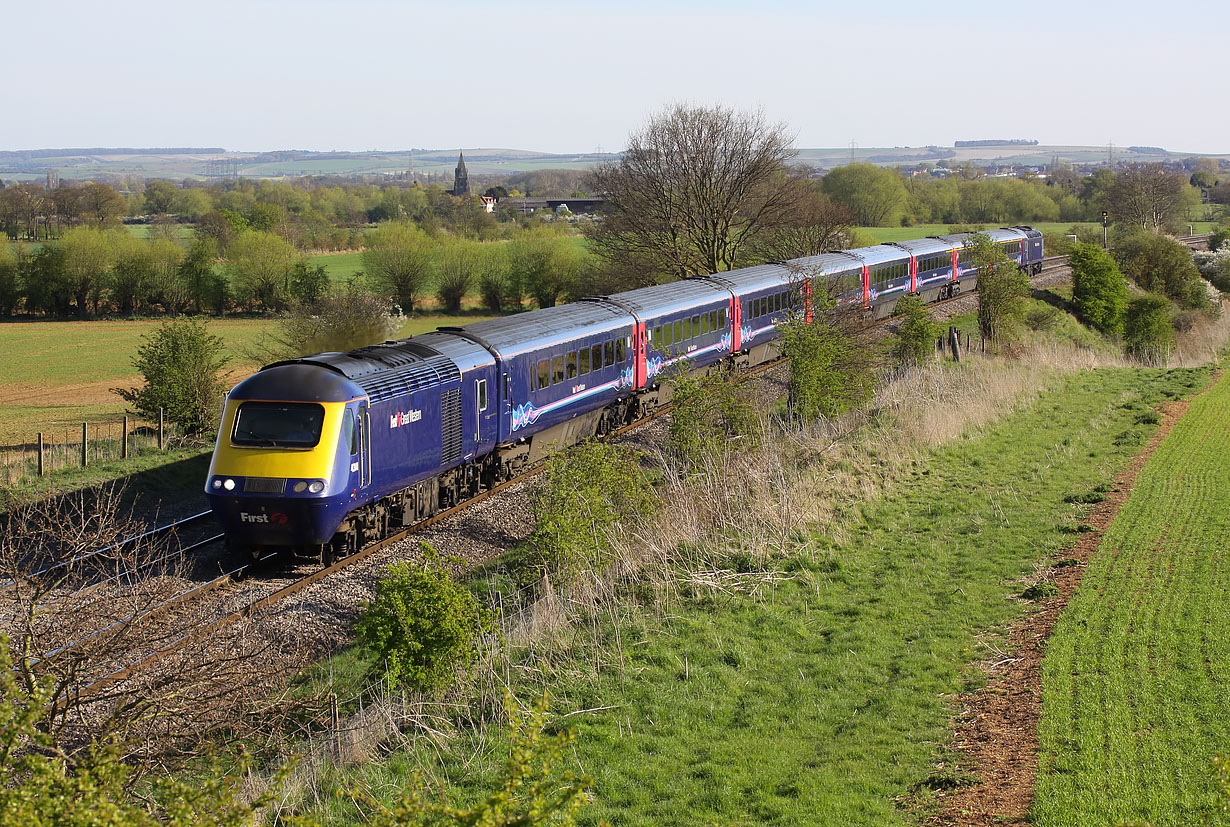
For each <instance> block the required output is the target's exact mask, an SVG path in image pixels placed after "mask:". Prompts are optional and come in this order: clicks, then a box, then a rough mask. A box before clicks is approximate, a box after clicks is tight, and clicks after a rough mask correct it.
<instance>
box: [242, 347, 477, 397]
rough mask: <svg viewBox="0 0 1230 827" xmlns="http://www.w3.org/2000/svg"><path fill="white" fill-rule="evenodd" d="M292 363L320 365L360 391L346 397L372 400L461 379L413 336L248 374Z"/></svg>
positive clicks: (447, 362) (451, 363)
mask: <svg viewBox="0 0 1230 827" xmlns="http://www.w3.org/2000/svg"><path fill="white" fill-rule="evenodd" d="M294 366H300V367H307V368H315V369H319V368H324V369H325V370H328V371H332V372H334V373H337V374H340V375H342V376H344V377H345V378H347V379H349V380H350V381H351V382H352V383H353V384H354V385H356V386H357V387H358V388H359V389H360V390H361V391H362V393H359V394H351V396H349V397H347V399H354V398H355V397H356V396H368V397H370V398H371V401H372V402H379V401H381V400H384V399H390V398H392V397H395V396H402V395H404V394H407V393H410V392H412V391H416V390H420V389H422V388H426V387H431V386H435V385H442V384H447V383H449V382H458V381H460V380H461V371H460V369H459V368H458V367H457V364H456V363H455V362H454V361H453V360H452V359H450V358H449V357H448V356H444V355H442V354H441V353H440V352H439V351H438V350H436V349H435V348H433V347H429V346H427V345H424V344H421V343H419V342H417V341H415V340H414V339H398V340H395V341H389V342H383V343H382V344H378V345H371V346H370V347H361V348H358V349H357V350H351V351H347V352H346V353H318V354H316V355H314V356H305V357H303V358H301V359H288V360H287V361H285V362H278V363H276V364H273V365H269V366H268V367H265V368H263V369H261V371H260V372H259V373H257V374H256V376H255V377H252V378H253V379H255V378H256V377H259V376H261V375H262V374H265V373H267V372H270V371H273V370H275V369H280V368H284V367H294ZM305 375H306V374H305ZM240 387H242V385H240ZM236 390H238V388H236ZM322 401H323V400H322ZM329 401H335V402H336V401H346V400H339V399H334V400H329Z"/></svg>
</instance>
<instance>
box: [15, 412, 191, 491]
mask: <svg viewBox="0 0 1230 827" xmlns="http://www.w3.org/2000/svg"><path fill="white" fill-rule="evenodd" d="M180 441H181V436H180V434H179V432H178V430H177V429H176V428H175V427H174V426H173V424H172V423H170V422H167V421H166V419H165V417H163V416H161V412H160V416H159V419H158V420H153V421H146V420H144V419H141V418H137V417H130V416H123V415H114V416H103V417H97V418H94V419H88V420H75V421H67V420H63V421H56V422H49V423H47V424H46V426H45V429H44V430H42V431H39V432H38V433H36V434H35V435H34V436H33V438H31V439H28V440H26V441H23V442H19V443H16V444H11V445H0V482H3V483H5V484H7V485H13V484H15V483H17V482H20V481H21V480H22V479H24V478H27V477H31V476H45V475H47V474H51V473H54V472H56V471H63V470H65V469H68V468H86V467H88V466H90V465H92V464H94V463H103V462H113V461H116V460H121V459H127V458H129V457H135V456H139V455H142V454H149V453H153V452H157V451H163V450H165V449H166V448H168V447H170V446H172V445H175V444H178V443H179V442H180Z"/></svg>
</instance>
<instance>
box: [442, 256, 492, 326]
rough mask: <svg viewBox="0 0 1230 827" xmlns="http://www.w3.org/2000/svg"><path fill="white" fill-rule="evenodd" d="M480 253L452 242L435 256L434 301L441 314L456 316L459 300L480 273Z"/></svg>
mask: <svg viewBox="0 0 1230 827" xmlns="http://www.w3.org/2000/svg"><path fill="white" fill-rule="evenodd" d="M481 258H482V251H481V250H480V249H479V248H478V245H475V244H472V243H469V242H465V241H454V242H451V243H448V244H444V245H442V246H441V247H440V248H439V249H438V251H437V253H436V272H437V273H438V277H437V279H436V297H437V298H439V299H440V306H441V307H442V308H443V309H444V312H445V313H454V314H456V313H460V312H461V300H462V299H464V298H465V297H466V296H467V295H469V293H470V289H471V288H472V287H473V286H474V283H475V281H477V279H478V275H479V272H480V270H481V266H482V265H481V261H480V259H481Z"/></svg>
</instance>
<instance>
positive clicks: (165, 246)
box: [148, 238, 191, 313]
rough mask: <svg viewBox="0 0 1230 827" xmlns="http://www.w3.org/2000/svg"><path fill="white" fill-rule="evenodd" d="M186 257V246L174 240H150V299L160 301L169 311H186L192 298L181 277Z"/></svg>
mask: <svg viewBox="0 0 1230 827" xmlns="http://www.w3.org/2000/svg"><path fill="white" fill-rule="evenodd" d="M184 258H185V252H184V248H183V247H181V246H180V245H179V244H177V243H176V242H174V241H171V240H169V239H165V238H155V239H152V240H151V241H150V242H149V266H150V276H149V295H148V300H149V301H151V302H158V303H160V304H161V305H162V307H163V309H164V310H165V311H167V312H168V313H182V312H184V311H185V310H187V309H188V304H189V302H190V300H191V297H190V295H189V293H188V285H187V284H186V283H185V282H184V280H183V279H182V278H180V273H181V270H180V268H181V266H182V265H183V262H184Z"/></svg>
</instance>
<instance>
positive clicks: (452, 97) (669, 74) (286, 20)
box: [0, 0, 1230, 152]
mask: <svg viewBox="0 0 1230 827" xmlns="http://www.w3.org/2000/svg"><path fill="white" fill-rule="evenodd" d="M12 3H13V0H7V1H6V2H5V3H4V6H3V7H0V8H5V7H7V11H6V12H4V13H2V14H0V19H3V20H4V21H5V25H4V27H3V29H2V30H0V31H3V32H4V34H3V37H2V39H0V67H2V68H3V73H2V75H0V76H3V77H4V78H5V79H6V80H5V82H4V84H2V85H0V149H29V148H42V147H73V146H76V147H85V146H143V147H150V146H221V147H225V148H227V149H231V150H270V149H287V148H295V149H317V150H329V149H339V150H363V149H404V148H409V147H422V148H441V149H442V148H450V147H457V146H463V147H479V146H486V147H497V146H499V147H513V148H520V149H533V150H544V151H550V152H570V151H577V152H590V151H593V150H595V149H596V148H598V147H601V148H602V149H603V150H604V151H613V150H618V149H620V148H622V147H623V145H624V143H625V141H626V138H627V135H628V133H629V131H631V130H633V129H635V128H636V127H638V126H639V125H641V124H642V123H643V122H644V120H645V118H646V116H647V115H649V114H650V113H652V112H654V111H657V110H659V109H660V108H661V107H662V106H664V105H665V104H668V103H671V102H675V101H688V102H694V103H703V104H712V103H722V104H726V105H728V106H732V107H735V108H739V109H744V108H754V107H762V108H763V109H764V111H765V113H766V115H768V117H769V118H770V119H772V120H780V121H784V122H786V123H787V124H788V125H789V126H790V127H791V129H792V130H793V131H794V132H795V133H796V134H797V144H798V145H799V146H802V147H820V146H845V145H847V144H849V142H850V141H851V140H853V141H856V142H857V143H858V144H859V145H860V146H899V145H900V146H905V145H910V146H920V145H925V144H941V145H943V144H947V145H951V144H952V142H953V140H954V139H975V138H1036V139H1038V140H1039V141H1041V142H1042V143H1044V144H1048V143H1071V144H1089V145H1098V144H1101V145H1104V144H1106V142H1107V141H1112V140H1113V141H1114V142H1115V144H1116V145H1121V146H1127V145H1129V144H1145V145H1152V146H1163V147H1166V148H1167V149H1171V150H1178V151H1192V152H1230V105H1228V103H1230V101H1228V99H1227V91H1228V89H1230V48H1227V47H1226V45H1225V42H1224V34H1223V31H1224V23H1225V18H1224V8H1225V7H1224V4H1223V2H1213V1H1212V0H1191V1H1189V2H1185V3H1182V4H1178V3H1172V4H1159V3H1156V2H1154V1H1153V0H1150V2H1143V0H1139V1H1138V0H1118V2H1115V3H1113V4H1106V5H1104V4H1102V3H1098V4H1096V5H1095V4H1093V3H1086V2H1085V0H1067V2H1053V1H1052V0H1041V1H1039V0H1033V1H1032V2H1028V3H990V2H986V1H985V0H983V2H973V0H968V1H967V2H949V3H944V2H937V3H917V2H910V3H904V2H900V1H899V0H887V2H872V3H859V2H851V0H845V2H841V3H833V4H829V3H807V2H789V0H755V2H751V1H749V0H742V2H733V0H705V2H700V0H697V1H696V2H672V0H656V1H653V0H623V2H605V3H594V2H585V0H573V2H568V3H557V2H549V1H548V0H520V2H503V3H495V2H491V3H444V2H438V3H431V4H425V3H418V2H376V0H354V1H353V2H324V0H316V2H312V0H296V2H293V3H292V2H283V0H243V1H242V2H238V1H236V0H215V1H214V2H209V3H183V2H177V1H176V0H161V2H158V3H148V2H122V3H100V2H97V0H90V2H78V1H77V0H70V2H61V3H56V4H53V5H51V6H46V7H44V9H45V11H42V12H40V13H39V14H30V15H28V16H21V17H18V16H15V14H14V13H13V12H14V6H13V5H12Z"/></svg>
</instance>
